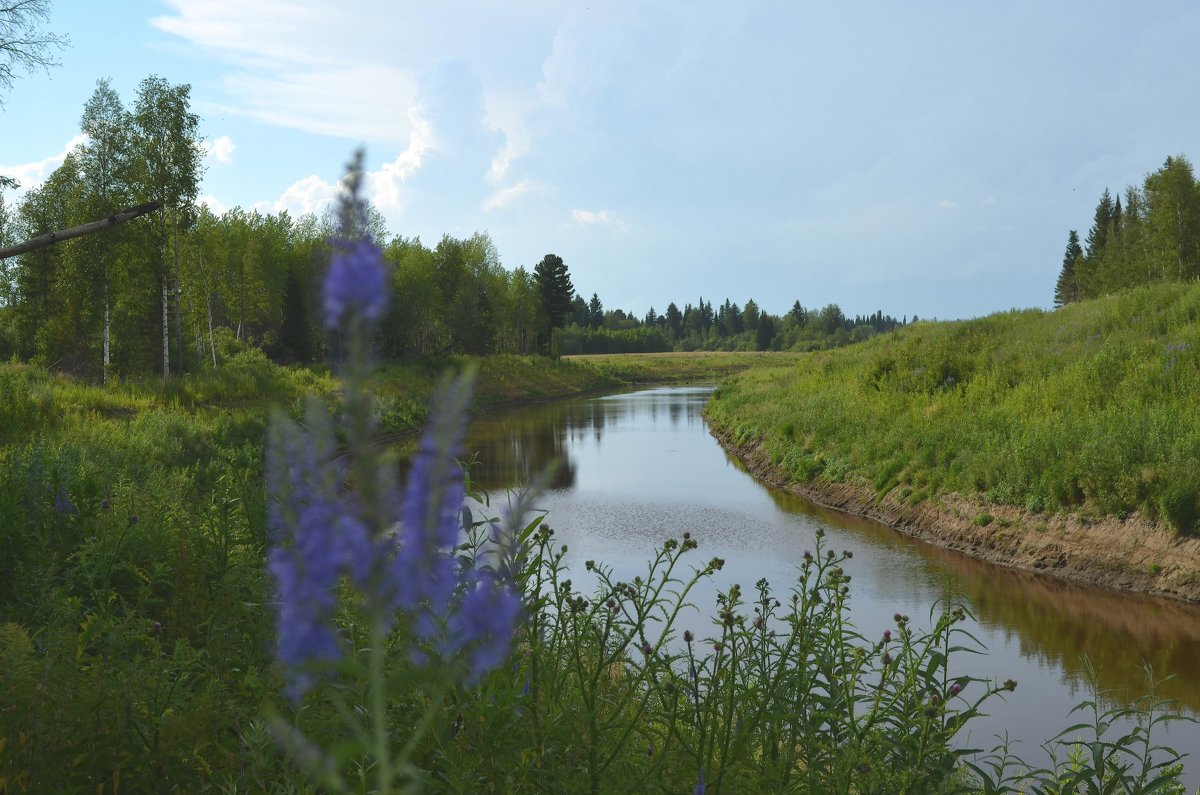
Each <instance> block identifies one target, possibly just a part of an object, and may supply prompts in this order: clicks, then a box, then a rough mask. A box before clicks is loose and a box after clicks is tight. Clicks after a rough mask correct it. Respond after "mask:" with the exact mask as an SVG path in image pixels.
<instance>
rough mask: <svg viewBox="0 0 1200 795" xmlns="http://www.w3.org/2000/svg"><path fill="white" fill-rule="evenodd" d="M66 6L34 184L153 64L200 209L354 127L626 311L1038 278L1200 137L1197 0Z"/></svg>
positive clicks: (515, 241)
mask: <svg viewBox="0 0 1200 795" xmlns="http://www.w3.org/2000/svg"><path fill="white" fill-rule="evenodd" d="M51 28H52V29H53V30H55V31H57V32H62V33H66V34H68V35H69V36H70V38H71V45H70V47H69V48H68V49H66V50H65V51H64V52H63V53H62V56H61V60H62V67H61V68H58V69H54V70H53V71H52V72H51V73H50V75H49V76H46V75H43V74H35V75H31V76H27V77H22V78H20V79H19V80H18V81H17V82H16V84H15V85H14V87H13V89H12V90H11V91H9V92H8V93H7V94H6V95H5V96H4V97H3V100H4V103H5V104H4V107H3V109H0V173H3V174H10V175H16V176H18V177H19V178H20V179H21V180H22V182H23V183H25V185H26V186H29V185H33V184H36V183H37V182H38V180H39V179H40V178H42V177H44V176H45V175H46V174H48V173H49V171H50V170H52V169H53V168H54V167H55V166H56V165H57V163H58V162H61V157H62V155H63V153H64V152H65V151H66V149H67V148H68V146H69V145H70V144H71V142H72V140H73V139H74V138H75V137H76V136H77V134H78V131H79V116H80V113H81V111H82V108H83V104H84V102H86V100H87V99H88V97H89V96H90V95H91V93H92V91H93V90H94V88H95V83H96V80H97V79H98V78H101V77H108V78H111V80H112V84H113V87H114V88H115V89H116V90H117V91H118V93H120V95H121V97H122V99H123V100H125V102H126V103H127V104H132V102H133V99H134V96H135V93H136V89H137V84H138V82H139V81H140V80H141V79H142V78H144V77H146V76H147V75H150V74H157V75H160V76H162V77H164V78H166V79H168V80H170V81H171V82H172V83H189V84H191V86H192V98H193V99H192V101H193V105H192V107H193V110H194V111H196V112H197V113H198V114H199V115H200V116H201V118H202V125H201V131H202V133H203V135H204V136H205V138H206V142H207V145H208V147H209V156H208V157H207V158H206V165H207V172H206V175H205V179H204V183H203V187H202V189H201V194H202V196H203V197H204V200H205V201H207V202H208V203H210V205H211V206H212V207H213V208H214V209H215V210H218V211H220V210H223V209H225V208H229V207H234V206H238V205H240V206H242V207H244V208H251V207H257V208H260V209H264V210H268V211H276V210H279V209H285V208H286V209H288V210H289V211H290V212H293V213H298V212H303V211H305V210H319V209H320V208H321V205H322V203H323V202H326V201H328V200H329V198H330V197H331V196H332V195H333V191H334V185H335V183H336V181H337V179H338V177H339V176H340V173H341V170H342V167H343V165H344V164H345V162H346V161H347V160H348V158H349V156H350V154H351V152H352V151H353V149H354V148H355V147H356V146H358V145H360V144H362V145H365V146H366V147H367V162H368V168H369V170H370V172H371V175H370V178H369V181H368V186H369V190H370V195H371V198H372V199H373V200H374V201H375V203H376V204H377V206H378V207H379V209H380V210H381V211H382V212H383V214H384V216H385V217H386V218H387V221H388V227H389V230H390V231H391V233H393V234H402V235H405V236H414V235H419V236H420V237H421V239H422V240H423V241H425V242H426V243H428V244H435V243H436V242H437V241H438V239H440V237H441V236H442V235H443V234H446V233H449V234H452V235H455V236H468V235H470V234H472V233H474V232H475V231H487V232H488V233H489V234H490V235H491V236H492V238H493V240H494V241H495V243H496V245H497V247H498V249H499V251H500V255H501V258H502V260H503V263H504V265H505V266H506V267H508V268H515V267H517V266H519V265H524V266H525V267H527V268H531V267H532V266H533V265H534V264H535V263H536V262H537V261H538V260H540V259H541V258H542V256H543V255H544V254H546V253H547V252H554V253H557V254H559V255H560V256H562V257H563V259H564V260H565V261H566V263H567V265H568V267H569V268H570V271H571V275H572V278H573V280H574V283H575V286H576V288H577V289H578V290H579V291H580V292H581V293H583V294H584V295H585V296H590V295H591V294H592V292H597V293H599V295H600V297H601V300H602V301H603V302H604V304H605V306H606V307H608V308H617V307H621V308H624V309H626V310H627V311H633V312H635V313H637V314H638V315H641V314H643V313H644V312H645V310H646V309H647V308H648V307H650V306H653V307H654V308H655V309H657V310H658V311H659V312H661V311H662V310H663V309H665V307H666V304H667V303H668V302H669V301H672V300H674V301H676V302H678V303H679V304H680V305H681V306H682V304H683V303H684V302H691V303H695V302H696V301H697V300H699V298H701V297H703V298H705V299H706V300H713V301H714V302H720V301H722V300H724V299H725V298H730V299H732V300H734V301H736V302H737V303H739V304H742V303H745V301H746V300H747V299H748V298H753V299H754V300H755V301H756V302H757V303H759V305H760V306H763V307H764V308H766V309H768V310H770V311H773V312H783V311H785V310H786V309H787V308H789V307H790V306H791V304H792V302H793V301H794V300H797V299H798V300H800V301H801V303H803V304H804V305H805V306H810V307H820V306H822V305H824V304H827V303H830V302H835V303H838V304H839V305H840V306H841V307H842V309H843V310H844V311H845V312H846V313H847V314H851V315H853V314H858V313H869V312H874V311H875V310H876V309H882V310H883V311H884V312H885V313H888V314H894V315H896V316H897V317H899V316H901V315H908V316H912V315H913V314H918V315H920V316H921V317H939V318H956V317H973V316H978V315H983V314H988V313H990V312H993V311H997V310H1004V309H1009V308H1012V307H1030V306H1043V307H1044V306H1048V305H1049V304H1050V301H1051V294H1052V290H1053V284H1054V280H1055V278H1056V276H1057V273H1058V268H1059V266H1060V264H1061V258H1062V251H1063V248H1064V247H1065V243H1066V237H1067V230H1068V229H1070V228H1078V229H1079V230H1080V232H1081V234H1083V233H1085V232H1086V228H1087V226H1088V224H1089V223H1090V219H1091V215H1092V212H1093V210H1094V208H1095V205H1096V201H1097V199H1098V198H1099V195H1100V193H1101V192H1102V191H1103V190H1104V188H1105V187H1110V188H1112V189H1113V190H1114V191H1115V190H1119V189H1122V188H1123V187H1124V186H1125V185H1127V184H1130V183H1135V182H1139V181H1140V180H1141V179H1142V177H1143V176H1144V175H1145V174H1146V173H1147V172H1149V171H1152V170H1154V169H1155V168H1157V167H1158V166H1159V165H1161V163H1162V161H1163V160H1164V159H1165V158H1166V157H1167V156H1168V155H1172V154H1180V153H1182V154H1185V155H1188V156H1189V158H1190V159H1192V160H1193V162H1194V161H1195V160H1196V159H1197V158H1200V102H1197V101H1196V97H1197V95H1198V94H1197V90H1198V84H1197V80H1198V77H1197V76H1198V75H1200V46H1198V45H1197V43H1198V42H1200V4H1196V3H1193V2H1179V3H1169V2H1159V3H1147V4H1138V3H1130V2H1120V3H1117V2H1054V3H1046V2H950V0H945V1H943V2H926V1H924V0H910V1H909V2H879V3H859V2H845V3H802V2H786V3H785V2H771V3H767V2H744V3H743V2H732V0H730V1H729V2H638V3H634V2H612V1H611V0H608V1H605V0H582V1H581V2H575V1H574V0H569V1H561V2H550V1H546V2H542V1H541V0H510V1H509V2H473V3H458V2H396V1H395V0H392V1H390V2H389V1H388V0H363V1H357V0H347V1H346V2H330V0H162V1H161V2H157V1H152V0H121V1H120V2H111V3H101V2H96V1H95V0H71V1H70V2H68V1H67V0H57V1H56V2H55V3H54V5H53V16H52V20H51ZM9 198H10V199H11V198H12V197H11V196H10V197H9Z"/></svg>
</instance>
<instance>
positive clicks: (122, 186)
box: [79, 80, 130, 383]
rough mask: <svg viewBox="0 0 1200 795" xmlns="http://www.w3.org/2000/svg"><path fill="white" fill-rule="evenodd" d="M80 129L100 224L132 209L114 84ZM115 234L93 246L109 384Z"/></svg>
mask: <svg viewBox="0 0 1200 795" xmlns="http://www.w3.org/2000/svg"><path fill="white" fill-rule="evenodd" d="M80 127H81V128H82V130H83V132H84V133H85V134H86V135H87V136H88V140H87V142H86V143H85V144H84V145H83V146H82V147H81V148H80V152H79V162H80V169H81V171H82V174H83V180H84V183H85V185H86V191H87V201H86V205H87V208H88V210H89V212H90V214H91V215H93V216H94V217H96V218H100V217H103V216H106V215H109V214H111V213H114V212H116V211H117V210H118V209H120V208H122V207H124V206H125V205H126V204H128V203H129V199H130V189H129V181H128V177H129V129H130V119H129V114H128V113H126V112H125V108H124V106H123V105H122V104H121V99H120V97H118V96H117V92H115V91H113V90H112V88H111V87H110V86H109V83H108V80H99V81H97V83H96V91H95V92H94V93H93V94H92V97H91V99H89V100H88V101H87V104H86V105H84V106H83V118H82V119H81V121H80ZM113 234H114V233H111V232H110V233H108V234H104V235H95V236H92V237H91V238H89V239H88V241H87V246H86V248H87V254H88V255H89V258H90V259H91V261H92V263H93V267H94V268H95V271H96V272H97V276H98V277H99V279H98V280H99V282H100V301H101V303H102V304H103V331H102V332H101V350H102V368H103V369H102V373H103V376H102V380H103V381H104V382H105V383H107V382H108V374H109V371H110V368H111V367H112V351H111V340H112V305H111V303H112V302H111V297H110V290H111V283H112V280H111V278H110V276H111V274H110V272H111V269H112V267H113V259H114V257H113V255H114V252H115V250H116V245H115V244H116V242H117V241H115V240H114V238H113Z"/></svg>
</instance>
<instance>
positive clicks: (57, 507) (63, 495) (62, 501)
mask: <svg viewBox="0 0 1200 795" xmlns="http://www.w3.org/2000/svg"><path fill="white" fill-rule="evenodd" d="M74 510H75V506H74V505H73V504H72V503H71V498H70V497H68V496H67V490H66V489H65V488H62V489H59V491H58V494H57V495H55V497H54V512H55V513H57V514H61V515H64V516H65V515H66V514H69V513H71V512H72V511H74Z"/></svg>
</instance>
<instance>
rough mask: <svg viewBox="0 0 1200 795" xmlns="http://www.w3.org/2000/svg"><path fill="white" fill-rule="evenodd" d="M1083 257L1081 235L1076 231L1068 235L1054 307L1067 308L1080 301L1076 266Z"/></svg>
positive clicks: (1055, 290) (1055, 289)
mask: <svg viewBox="0 0 1200 795" xmlns="http://www.w3.org/2000/svg"><path fill="white" fill-rule="evenodd" d="M1082 256H1083V249H1082V248H1080V247H1079V233H1078V232H1076V231H1075V230H1074V229H1072V230H1071V233H1070V234H1069V235H1067V250H1066V251H1065V252H1064V253H1063V263H1062V270H1061V271H1060V272H1059V274H1058V283H1057V284H1056V285H1055V287H1054V305H1055V306H1056V307H1057V306H1065V305H1066V304H1069V303H1072V302H1073V301H1077V300H1079V294H1078V288H1077V287H1076V284H1075V266H1076V264H1077V263H1078V262H1079V260H1080V258H1081V257H1082Z"/></svg>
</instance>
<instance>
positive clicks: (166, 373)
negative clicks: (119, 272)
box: [160, 229, 171, 381]
mask: <svg viewBox="0 0 1200 795" xmlns="http://www.w3.org/2000/svg"><path fill="white" fill-rule="evenodd" d="M160 275H161V277H162V351H163V380H164V381H166V380H167V379H168V378H170V377H171V335H170V327H169V323H168V319H169V317H170V313H169V312H168V308H167V281H168V276H167V235H166V230H165V229H164V230H163V238H162V270H161V271H160Z"/></svg>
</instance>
